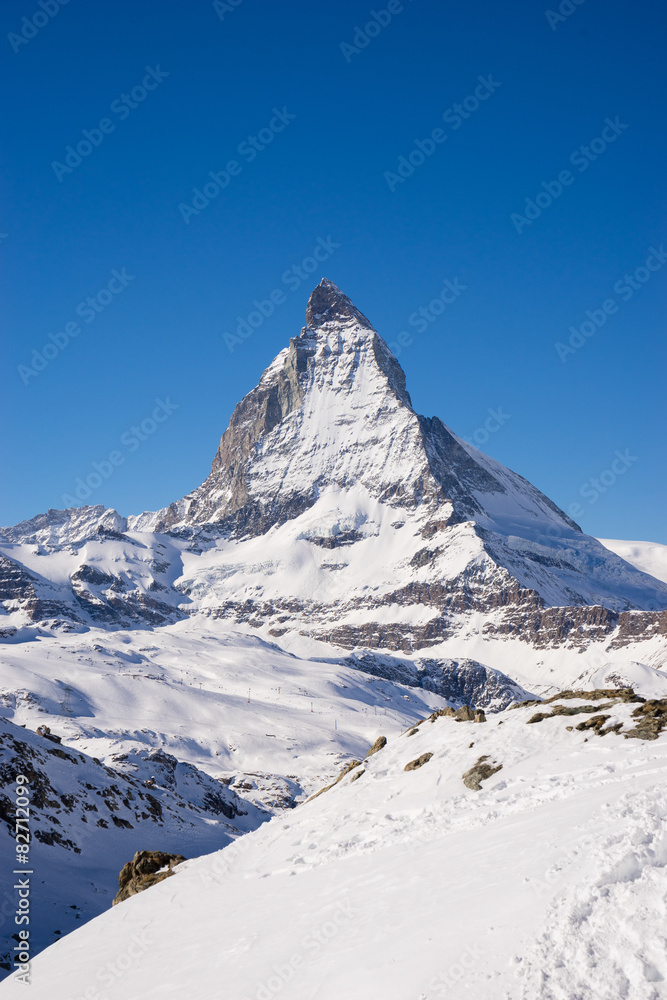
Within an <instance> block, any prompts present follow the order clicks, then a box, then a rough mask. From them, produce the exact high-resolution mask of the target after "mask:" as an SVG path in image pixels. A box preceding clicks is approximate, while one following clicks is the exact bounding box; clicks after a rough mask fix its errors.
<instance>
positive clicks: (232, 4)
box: [213, 0, 244, 21]
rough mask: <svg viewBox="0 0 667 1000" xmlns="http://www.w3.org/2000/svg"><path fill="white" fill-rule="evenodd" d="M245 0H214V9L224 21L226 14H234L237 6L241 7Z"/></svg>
mask: <svg viewBox="0 0 667 1000" xmlns="http://www.w3.org/2000/svg"><path fill="white" fill-rule="evenodd" d="M243 2H244V0H213V10H214V11H215V12H216V14H217V15H218V17H219V18H220V20H221V21H224V19H225V14H233V12H234V11H235V10H236V8H237V7H240V6H241V4H242V3H243Z"/></svg>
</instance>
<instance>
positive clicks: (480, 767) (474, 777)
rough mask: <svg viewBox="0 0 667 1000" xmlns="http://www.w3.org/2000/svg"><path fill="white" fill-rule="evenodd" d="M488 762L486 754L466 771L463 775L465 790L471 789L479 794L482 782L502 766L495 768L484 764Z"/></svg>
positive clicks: (498, 765)
mask: <svg viewBox="0 0 667 1000" xmlns="http://www.w3.org/2000/svg"><path fill="white" fill-rule="evenodd" d="M487 760H489V756H488V754H485V755H484V756H483V757H480V758H479V760H478V761H477V763H476V764H474V765H473V767H471V768H470V769H469V770H468V771H466V772H465V774H464V775H463V784H464V785H465V786H466V788H471V789H472V790H473V792H481V790H482V785H481V783H482V781H486V779H487V778H490V777H491V775H492V774H495V773H496V772H497V771H500V770H501V769H502V766H503V765H502V764H497V765H496V766H495V767H494V766H493V765H492V764H486V763H485V761H487Z"/></svg>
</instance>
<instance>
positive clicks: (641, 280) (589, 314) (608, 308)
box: [554, 243, 667, 363]
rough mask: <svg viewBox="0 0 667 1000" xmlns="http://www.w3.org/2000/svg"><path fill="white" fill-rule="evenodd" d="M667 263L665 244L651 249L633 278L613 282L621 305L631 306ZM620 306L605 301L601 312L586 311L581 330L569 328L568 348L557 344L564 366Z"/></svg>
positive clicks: (632, 275)
mask: <svg viewBox="0 0 667 1000" xmlns="http://www.w3.org/2000/svg"><path fill="white" fill-rule="evenodd" d="M666 261H667V253H665V247H664V244H662V243H661V244H660V246H659V247H657V248H656V247H649V249H648V256H647V258H646V260H645V261H644V263H643V264H641V265H640V266H639V267H637V268H635V270H634V271H633V272H632V273H631V274H628V273H626V274H624V275H623V277H622V278H619V279H618V281H615V282H614V286H613V287H614V291H615V292H616V294H617V295H618V296H619V297H620V299H621V301H622V302H629V301H630V299H631V298H632V297H633V295H634V294H635V293H636V292H639V291H641V289H642V288H643V287H644V285H645V284H646V283H647V282H648V281H650V280H651V276H652V275H653V274H655V272H656V271H659V270H660V269H661V268H662V267H663V266H664V264H665V262H666ZM618 308H619V306H618V302H617V301H616V299H612V298H609V299H605V300H604V302H603V303H602V304H601V306H600V308H599V309H587V310H586V313H585V315H586V319H585V320H584V321H583V323H581V324H580V325H579V326H570V327H569V330H570V337H569V339H568V341H567V344H563V343H562V342H561V341H560V340H559V341H557V342H556V343H555V344H554V347H555V349H556V353H557V355H558V357H559V358H560V359H561V361H562V362H563V363H565V362H566V361H567V358H568V355H570V354H576V352H577V351H578V350H579V348H580V347H583V346H584V344H585V343H586V341H587V340H590V338H591V337H593V336H595V334H596V333H597V332H598V330H600V329H601V328H602V327H603V326H604V325H605V323H606V322H607V319H608V318H609V317H610V316H613V315H614V313H617V312H618Z"/></svg>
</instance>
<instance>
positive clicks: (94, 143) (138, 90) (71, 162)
mask: <svg viewBox="0 0 667 1000" xmlns="http://www.w3.org/2000/svg"><path fill="white" fill-rule="evenodd" d="M168 76H169V73H165V72H164V70H161V69H160V64H159V63H158V65H157V66H156V67H155V68H153V67H152V66H146V75H145V76H144V77H143V79H142V81H141V83H140V84H137V85H136V87H133V88H132V90H131V91H130V92H129V94H121V95H120V97H117V98H116V100H115V101H112V102H111V106H110V108H109V110H110V111H111V113H112V114H114V115H117V116H118V119H119V121H125V119H126V118H127V117H128V116H129V114H130V112H131V111H134V109H135V108H138V107H139V105H140V104H141V103H142V102H143V101H145V100H146V98H147V97H148V95H149V93H150V92H151V91H152V90H156V89H157V88H158V87H159V86H160V84H161V83H162V81H163V80H166V79H167V77H168ZM115 130H116V123H115V122H114V121H113V120H112V119H111V118H101V119H100V120H99V122H98V123H97V127H96V128H90V129H88V128H84V129H82V130H81V135H82V136H83V139H79V141H78V142H77V144H76V147H75V146H66V147H65V157H64V160H65V162H64V163H60V162H59V161H58V160H53V161H52V163H51V167H52V168H53V172H54V173H55V175H56V177H57V178H58V180H59V181H60V183H61V184H62V182H63V177H65V175H66V174H71V173H73V172H74V171H75V170H76V168H77V167H78V166H80V165H81V164H82V163H83V161H84V159H85V158H86V157H87V156H90V154H91V153H92V151H93V150H94V149H97V147H98V146H101V145H102V143H103V142H104V139H105V136H107V135H111V133H112V132H115Z"/></svg>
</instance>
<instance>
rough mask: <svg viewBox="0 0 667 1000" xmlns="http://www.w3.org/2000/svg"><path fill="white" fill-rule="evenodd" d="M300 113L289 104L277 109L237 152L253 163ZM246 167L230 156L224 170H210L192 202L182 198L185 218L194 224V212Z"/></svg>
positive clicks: (245, 140) (193, 192)
mask: <svg viewBox="0 0 667 1000" xmlns="http://www.w3.org/2000/svg"><path fill="white" fill-rule="evenodd" d="M295 118H296V115H293V114H291V113H290V112H289V111H288V110H287V108H286V107H285V105H283V107H282V108H281V109H279V108H274V109H273V117H272V118H271V119H270V120H269V123H268V125H266V126H265V127H264V128H261V129H260V130H259V132H258V133H257V135H249V136H246V138H245V139H244V140H243V142H240V143H239V144H238V146H237V147H236V152H237V153H238V155H239V156H242V157H243V158H244V160H245V161H246V163H252V161H253V160H254V159H255V158H256V157H257V154H258V153H261V152H262V150H264V149H266V147H267V146H269V145H270V144H271V143H272V142H273V140H274V139H275V137H276V136H277V135H278V134H279V133H280V132H284V131H285V129H286V128H287V126H288V125H289V123H290V122H293V121H294V119H295ZM242 170H243V165H242V164H241V163H239V161H238V160H228V161H227V163H226V164H225V167H224V169H223V170H209V172H208V176H209V177H210V178H211V180H210V181H207V182H206V183H205V184H204V185H203V187H202V188H193V189H192V194H193V195H194V197H193V198H192V203H191V204H188V203H186V202H183V201H182V202H181V203H180V204H179V206H178V210H179V212H180V213H181V217H182V219H183V222H185V224H186V225H190V219H191V217H192V216H193V215H199V213H200V212H201V211H202V209H204V208H206V207H207V206H208V205H210V203H211V202H212V201H213V199H214V198H217V197H218V195H219V194H220V192H221V191H224V190H225V188H226V187H229V184H230V182H231V179H232V177H238V176H239V174H240V173H241V171H242Z"/></svg>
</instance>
